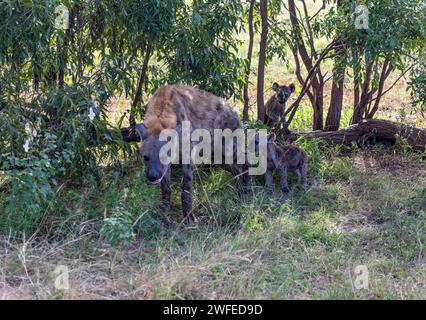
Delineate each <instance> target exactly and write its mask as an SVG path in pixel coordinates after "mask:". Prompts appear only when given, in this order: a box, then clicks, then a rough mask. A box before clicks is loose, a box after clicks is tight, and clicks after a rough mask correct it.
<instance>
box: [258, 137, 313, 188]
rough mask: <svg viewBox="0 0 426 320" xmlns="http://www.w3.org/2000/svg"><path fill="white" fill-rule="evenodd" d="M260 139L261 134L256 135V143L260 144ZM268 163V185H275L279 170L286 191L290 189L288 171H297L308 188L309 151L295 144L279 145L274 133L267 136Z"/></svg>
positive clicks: (266, 181) (304, 186)
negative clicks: (276, 174)
mask: <svg viewBox="0 0 426 320" xmlns="http://www.w3.org/2000/svg"><path fill="white" fill-rule="evenodd" d="M259 139H260V138H259V135H256V145H257V144H259ZM267 164H268V165H267V171H266V178H265V184H266V187H268V188H269V187H272V186H273V183H274V178H273V176H274V172H275V170H278V171H279V173H280V178H281V188H282V190H283V191H284V192H289V191H290V189H289V187H288V182H287V173H288V171H293V172H295V173H296V174H297V175H298V176H299V179H300V182H301V185H302V188H303V189H304V190H305V189H306V188H307V184H308V181H307V174H308V155H307V153H306V152H305V151H304V150H302V149H301V148H299V147H297V146H295V145H293V144H288V145H278V144H277V143H276V135H275V134H274V133H271V134H269V135H268V136H267Z"/></svg>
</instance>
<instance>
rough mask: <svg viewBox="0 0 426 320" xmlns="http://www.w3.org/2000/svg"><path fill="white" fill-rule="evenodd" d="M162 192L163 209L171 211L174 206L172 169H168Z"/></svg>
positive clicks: (162, 184) (162, 182) (162, 183)
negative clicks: (172, 199) (172, 205)
mask: <svg viewBox="0 0 426 320" xmlns="http://www.w3.org/2000/svg"><path fill="white" fill-rule="evenodd" d="M161 191H162V194H163V202H162V207H163V208H164V209H170V207H171V204H172V201H171V198H172V187H171V168H169V169H167V173H166V175H165V177H164V178H163V181H161Z"/></svg>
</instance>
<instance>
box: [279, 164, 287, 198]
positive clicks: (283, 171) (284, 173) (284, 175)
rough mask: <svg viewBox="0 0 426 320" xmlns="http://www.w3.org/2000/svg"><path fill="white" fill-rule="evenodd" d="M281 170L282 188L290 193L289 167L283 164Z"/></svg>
mask: <svg viewBox="0 0 426 320" xmlns="http://www.w3.org/2000/svg"><path fill="white" fill-rule="evenodd" d="M279 170H280V178H281V189H282V190H283V192H285V193H288V192H290V188H289V187H288V182H287V167H285V166H282V167H281V168H280V169H279Z"/></svg>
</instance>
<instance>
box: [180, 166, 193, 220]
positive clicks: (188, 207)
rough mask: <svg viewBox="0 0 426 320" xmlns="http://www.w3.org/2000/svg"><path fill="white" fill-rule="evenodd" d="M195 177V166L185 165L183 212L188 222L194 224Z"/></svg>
mask: <svg viewBox="0 0 426 320" xmlns="http://www.w3.org/2000/svg"><path fill="white" fill-rule="evenodd" d="M193 177H194V166H193V165H192V164H185V165H183V185H182V210H183V216H184V218H185V221H186V222H194V221H195V216H194V214H193V212H192V181H193Z"/></svg>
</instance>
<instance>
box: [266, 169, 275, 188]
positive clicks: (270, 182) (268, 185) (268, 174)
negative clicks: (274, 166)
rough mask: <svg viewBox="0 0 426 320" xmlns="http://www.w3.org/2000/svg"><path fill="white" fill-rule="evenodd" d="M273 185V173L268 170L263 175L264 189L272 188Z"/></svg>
mask: <svg viewBox="0 0 426 320" xmlns="http://www.w3.org/2000/svg"><path fill="white" fill-rule="evenodd" d="M273 185H274V171H273V170H268V171H266V175H265V186H266V188H272V187H273Z"/></svg>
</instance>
